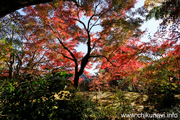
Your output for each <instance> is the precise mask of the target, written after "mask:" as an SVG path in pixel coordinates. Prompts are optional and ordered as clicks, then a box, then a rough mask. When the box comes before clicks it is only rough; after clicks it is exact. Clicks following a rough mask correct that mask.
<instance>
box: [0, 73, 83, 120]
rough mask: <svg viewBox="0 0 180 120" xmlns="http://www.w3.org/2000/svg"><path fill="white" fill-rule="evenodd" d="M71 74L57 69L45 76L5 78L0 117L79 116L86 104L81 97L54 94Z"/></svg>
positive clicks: (25, 119) (26, 119)
mask: <svg viewBox="0 0 180 120" xmlns="http://www.w3.org/2000/svg"><path fill="white" fill-rule="evenodd" d="M71 76H72V75H71V74H67V73H66V72H60V73H49V74H47V75H46V76H45V77H27V78H26V79H21V80H20V79H19V80H17V79H11V80H4V86H2V87H1V91H2V93H1V101H2V104H1V110H0V114H1V117H2V119H3V120H7V119H8V120H15V119H18V120H36V119H44V120H46V119H47V120H51V119H52V120H56V119H58V120H61V119H62V120H64V119H66V120H68V119H69V120H70V119H81V118H82V111H83V109H84V108H85V107H86V106H85V105H84V103H83V100H82V99H77V98H76V97H72V98H71V99H70V100H57V99H56V98H55V96H54V95H55V93H59V92H60V91H61V90H63V89H64V87H65V85H68V84H69V83H70V81H69V80H68V78H70V77H71ZM33 78H36V79H33ZM79 109H81V111H79Z"/></svg>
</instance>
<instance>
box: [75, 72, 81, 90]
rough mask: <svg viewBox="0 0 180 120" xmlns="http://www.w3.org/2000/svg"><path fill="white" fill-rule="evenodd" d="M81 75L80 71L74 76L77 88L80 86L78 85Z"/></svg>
mask: <svg viewBox="0 0 180 120" xmlns="http://www.w3.org/2000/svg"><path fill="white" fill-rule="evenodd" d="M80 76H81V75H80V74H79V72H76V73H75V77H74V87H75V88H76V89H77V88H78V85H79V77H80Z"/></svg>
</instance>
